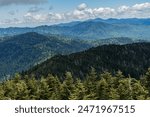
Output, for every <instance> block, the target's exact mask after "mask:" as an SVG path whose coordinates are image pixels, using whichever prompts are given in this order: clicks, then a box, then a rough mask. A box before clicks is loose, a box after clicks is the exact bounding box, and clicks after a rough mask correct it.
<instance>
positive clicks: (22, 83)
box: [0, 68, 150, 100]
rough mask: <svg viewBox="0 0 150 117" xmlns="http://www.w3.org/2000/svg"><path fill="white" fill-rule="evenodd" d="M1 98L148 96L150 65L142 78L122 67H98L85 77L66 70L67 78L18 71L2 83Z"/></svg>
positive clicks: (97, 98) (86, 98) (133, 97)
mask: <svg viewBox="0 0 150 117" xmlns="http://www.w3.org/2000/svg"><path fill="white" fill-rule="evenodd" d="M0 99H2V100H4V99H7V100H29V99H30V100H148V99H150V69H148V71H147V73H146V74H145V75H143V76H142V77H141V78H140V79H139V80H137V79H135V78H132V77H131V76H128V77H125V76H124V75H123V74H122V72H121V71H118V72H117V73H116V74H114V75H112V74H111V73H109V72H104V73H101V74H98V73H97V72H96V71H95V69H94V68H91V71H90V72H89V73H88V74H86V77H85V78H84V80H80V79H78V78H75V77H74V76H73V75H72V74H71V72H66V74H65V80H64V81H60V80H59V77H57V76H53V75H51V74H49V75H48V76H47V77H41V78H40V79H38V80H37V79H35V77H34V75H32V76H28V75H26V76H24V77H23V76H21V75H19V74H16V75H15V76H14V78H12V79H9V80H7V81H5V82H1V83H0Z"/></svg>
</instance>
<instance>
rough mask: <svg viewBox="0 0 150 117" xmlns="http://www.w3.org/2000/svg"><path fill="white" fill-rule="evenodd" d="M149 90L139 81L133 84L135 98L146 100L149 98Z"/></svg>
mask: <svg viewBox="0 0 150 117" xmlns="http://www.w3.org/2000/svg"><path fill="white" fill-rule="evenodd" d="M147 96H148V91H147V90H145V88H144V87H143V86H142V85H141V83H140V82H139V81H137V82H136V83H134V84H132V97H133V99H134V100H145V99H147Z"/></svg>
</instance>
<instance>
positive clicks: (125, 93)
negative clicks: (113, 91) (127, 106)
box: [118, 78, 133, 100]
mask: <svg viewBox="0 0 150 117" xmlns="http://www.w3.org/2000/svg"><path fill="white" fill-rule="evenodd" d="M118 93H119V95H120V99H121V100H132V99H133V98H132V87H131V78H126V79H122V80H120V81H119V86H118Z"/></svg>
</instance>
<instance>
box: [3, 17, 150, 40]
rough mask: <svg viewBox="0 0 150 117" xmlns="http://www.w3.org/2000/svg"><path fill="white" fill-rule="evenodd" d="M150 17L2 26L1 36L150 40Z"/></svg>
mask: <svg viewBox="0 0 150 117" xmlns="http://www.w3.org/2000/svg"><path fill="white" fill-rule="evenodd" d="M149 30H150V19H136V18H133V19H107V20H104V19H92V20H87V21H81V22H80V21H77V22H71V23H66V24H60V25H53V26H39V27H35V28H1V29H0V35H1V36H10V35H16V34H22V33H27V32H37V33H40V34H44V35H45V34H46V35H47V34H59V35H65V36H68V37H76V38H79V39H82V40H95V39H104V38H114V37H115V38H116V37H128V38H134V39H144V40H149V37H150V33H149Z"/></svg>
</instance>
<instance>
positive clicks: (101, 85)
mask: <svg viewBox="0 0 150 117" xmlns="http://www.w3.org/2000/svg"><path fill="white" fill-rule="evenodd" d="M96 94H97V98H98V99H99V100H108V99H109V85H108V83H107V81H106V79H104V78H102V79H101V80H100V81H99V82H98V84H97V89H96Z"/></svg>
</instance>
